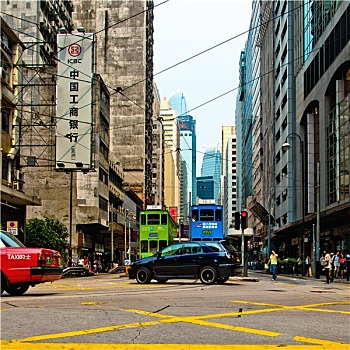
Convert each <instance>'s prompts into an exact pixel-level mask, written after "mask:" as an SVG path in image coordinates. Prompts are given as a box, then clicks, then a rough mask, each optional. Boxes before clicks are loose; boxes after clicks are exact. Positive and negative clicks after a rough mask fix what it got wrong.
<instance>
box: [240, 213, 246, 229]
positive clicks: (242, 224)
mask: <svg viewBox="0 0 350 350" xmlns="http://www.w3.org/2000/svg"><path fill="white" fill-rule="evenodd" d="M247 227H248V212H247V211H246V210H243V211H242V212H241V229H242V230H245V229H246V228H247Z"/></svg>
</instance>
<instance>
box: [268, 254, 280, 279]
mask: <svg viewBox="0 0 350 350" xmlns="http://www.w3.org/2000/svg"><path fill="white" fill-rule="evenodd" d="M277 257H278V255H277V254H276V253H275V251H274V250H273V251H272V252H271V255H270V259H269V261H268V264H269V265H270V272H271V273H272V279H271V280H272V281H276V278H277Z"/></svg>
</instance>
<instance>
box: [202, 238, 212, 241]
mask: <svg viewBox="0 0 350 350" xmlns="http://www.w3.org/2000/svg"><path fill="white" fill-rule="evenodd" d="M203 241H212V239H211V238H203Z"/></svg>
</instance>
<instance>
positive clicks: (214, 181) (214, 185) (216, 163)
mask: <svg viewBox="0 0 350 350" xmlns="http://www.w3.org/2000/svg"><path fill="white" fill-rule="evenodd" d="M221 162H222V156H221V152H220V151H219V150H218V149H217V148H207V150H206V151H205V152H204V156H203V163H202V169H201V177H199V178H197V182H198V184H197V191H198V197H199V198H201V199H214V200H215V203H216V204H219V198H220V179H221V173H222V163H221ZM209 189H210V190H209ZM210 196H211V198H209V197H210Z"/></svg>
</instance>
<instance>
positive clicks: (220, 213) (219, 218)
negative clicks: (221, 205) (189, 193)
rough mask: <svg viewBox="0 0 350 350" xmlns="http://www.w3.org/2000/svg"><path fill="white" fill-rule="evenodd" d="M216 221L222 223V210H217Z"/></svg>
mask: <svg viewBox="0 0 350 350" xmlns="http://www.w3.org/2000/svg"><path fill="white" fill-rule="evenodd" d="M215 221H222V212H221V209H216V210H215Z"/></svg>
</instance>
